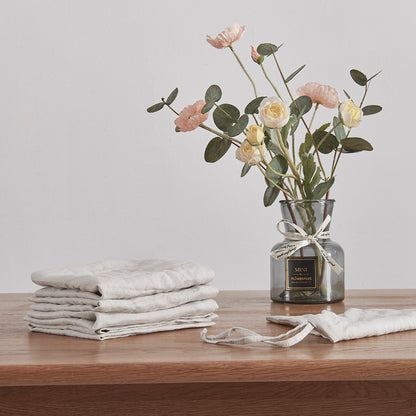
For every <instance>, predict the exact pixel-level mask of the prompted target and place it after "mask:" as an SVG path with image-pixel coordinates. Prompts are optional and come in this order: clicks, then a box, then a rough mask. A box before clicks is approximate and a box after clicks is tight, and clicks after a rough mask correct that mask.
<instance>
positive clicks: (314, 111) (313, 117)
mask: <svg viewBox="0 0 416 416" xmlns="http://www.w3.org/2000/svg"><path fill="white" fill-rule="evenodd" d="M318 107H319V103H316V105H315V109H314V110H313V114H312V118H311V122H310V123H309V130H310V129H311V128H312V123H313V120H314V119H315V114H316V111H317V110H318Z"/></svg>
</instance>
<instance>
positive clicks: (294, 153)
mask: <svg viewBox="0 0 416 416" xmlns="http://www.w3.org/2000/svg"><path fill="white" fill-rule="evenodd" d="M292 156H293V163H294V164H295V165H296V152H295V134H292Z"/></svg>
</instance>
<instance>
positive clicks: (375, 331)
mask: <svg viewBox="0 0 416 416" xmlns="http://www.w3.org/2000/svg"><path fill="white" fill-rule="evenodd" d="M266 319H267V320H268V321H269V322H273V323H277V324H284V325H291V326H296V327H295V328H294V329H292V330H291V331H289V332H287V333H286V334H282V335H278V336H275V337H269V336H262V335H260V334H258V333H256V332H254V331H250V330H248V329H245V328H239V327H234V328H230V329H229V330H227V331H224V332H221V333H220V334H217V335H207V330H206V329H204V330H203V331H202V333H201V337H202V339H203V340H204V341H205V342H208V343H211V344H227V345H233V344H234V345H242V344H248V343H255V342H264V343H267V344H271V345H273V346H276V347H290V346H292V345H295V344H297V343H298V342H300V341H302V339H304V338H305V337H306V336H307V335H308V334H310V333H312V334H315V335H320V336H322V337H324V338H326V339H328V340H329V341H331V342H333V343H336V342H339V341H346V340H351V339H357V338H365V337H372V336H377V335H385V334H389V333H392V332H400V331H408V330H412V329H416V309H400V310H398V309H358V308H351V309H349V310H347V311H346V312H345V313H342V314H339V315H337V314H335V313H333V312H330V311H323V312H321V313H319V314H307V315H299V316H268V317H267V318H266ZM232 333H237V334H240V335H242V336H240V337H238V338H231V334H232Z"/></svg>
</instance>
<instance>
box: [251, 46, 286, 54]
mask: <svg viewBox="0 0 416 416" xmlns="http://www.w3.org/2000/svg"><path fill="white" fill-rule="evenodd" d="M282 46H283V43H282V44H281V45H279V46H276V45H273V43H261V44H260V45H259V46H257V52H258V53H259V54H260V55H264V56H269V55H271V54H273V53H275V52H277V51H278V50H279V49H280V48H281V47H282Z"/></svg>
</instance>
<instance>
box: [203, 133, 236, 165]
mask: <svg viewBox="0 0 416 416" xmlns="http://www.w3.org/2000/svg"><path fill="white" fill-rule="evenodd" d="M230 146H231V142H230V141H229V140H227V139H223V138H222V137H214V138H213V139H212V140H211V141H210V142H209V143H208V145H207V147H206V149H205V155H204V158H205V161H206V162H208V163H214V162H217V161H218V160H220V159H221V158H222V157H223V156H224V155H225V154H226V153H227V150H228V149H229V148H230Z"/></svg>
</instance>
